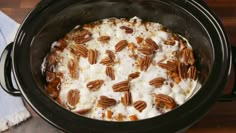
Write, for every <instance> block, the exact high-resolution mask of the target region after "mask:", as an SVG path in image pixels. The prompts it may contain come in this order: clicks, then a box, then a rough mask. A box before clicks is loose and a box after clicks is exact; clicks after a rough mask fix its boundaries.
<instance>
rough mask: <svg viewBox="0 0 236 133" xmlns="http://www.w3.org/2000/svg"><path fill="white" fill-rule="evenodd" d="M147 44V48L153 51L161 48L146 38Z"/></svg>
mask: <svg viewBox="0 0 236 133" xmlns="http://www.w3.org/2000/svg"><path fill="white" fill-rule="evenodd" d="M145 42H146V44H147V46H149V47H151V48H152V49H153V50H158V49H159V46H158V45H157V44H156V42H155V41H153V40H152V39H151V38H146V39H145Z"/></svg>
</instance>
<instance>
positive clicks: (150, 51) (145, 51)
mask: <svg viewBox="0 0 236 133" xmlns="http://www.w3.org/2000/svg"><path fill="white" fill-rule="evenodd" d="M138 52H140V53H142V54H144V55H152V54H153V52H154V51H153V49H152V48H149V47H140V48H138Z"/></svg>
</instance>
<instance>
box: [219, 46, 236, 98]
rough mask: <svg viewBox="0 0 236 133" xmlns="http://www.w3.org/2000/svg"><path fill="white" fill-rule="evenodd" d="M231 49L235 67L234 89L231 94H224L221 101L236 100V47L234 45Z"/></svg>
mask: <svg viewBox="0 0 236 133" xmlns="http://www.w3.org/2000/svg"><path fill="white" fill-rule="evenodd" d="M231 49H232V64H233V67H234V85H233V89H232V91H231V92H230V93H229V94H224V95H223V96H222V97H221V98H220V101H232V100H236V47H233V46H232V47H231Z"/></svg>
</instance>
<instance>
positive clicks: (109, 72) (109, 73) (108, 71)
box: [106, 66, 115, 80]
mask: <svg viewBox="0 0 236 133" xmlns="http://www.w3.org/2000/svg"><path fill="white" fill-rule="evenodd" d="M106 75H107V76H109V77H110V78H111V80H115V73H114V69H113V68H112V67H109V66H107V67H106Z"/></svg>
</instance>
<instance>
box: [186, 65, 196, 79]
mask: <svg viewBox="0 0 236 133" xmlns="http://www.w3.org/2000/svg"><path fill="white" fill-rule="evenodd" d="M188 78H190V79H193V80H196V79H197V68H196V67H195V66H191V67H189V69H188Z"/></svg>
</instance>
